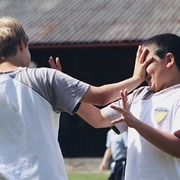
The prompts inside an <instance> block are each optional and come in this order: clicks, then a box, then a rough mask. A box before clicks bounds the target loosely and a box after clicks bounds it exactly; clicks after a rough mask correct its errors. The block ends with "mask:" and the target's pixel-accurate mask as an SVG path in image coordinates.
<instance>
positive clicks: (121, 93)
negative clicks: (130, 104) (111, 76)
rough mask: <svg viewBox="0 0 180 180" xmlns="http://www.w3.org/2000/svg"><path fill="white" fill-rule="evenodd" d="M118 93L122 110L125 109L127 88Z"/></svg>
mask: <svg viewBox="0 0 180 180" xmlns="http://www.w3.org/2000/svg"><path fill="white" fill-rule="evenodd" d="M120 95H121V106H122V108H123V109H124V110H126V109H127V89H125V90H124V91H120Z"/></svg>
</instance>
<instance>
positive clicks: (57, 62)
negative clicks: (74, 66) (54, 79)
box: [48, 56, 62, 71]
mask: <svg viewBox="0 0 180 180" xmlns="http://www.w3.org/2000/svg"><path fill="white" fill-rule="evenodd" d="M48 62H49V65H50V67H51V68H52V69H57V70H59V71H62V66H61V63H60V60H59V57H56V60H55V61H54V59H53V57H52V56H50V57H49V61H48Z"/></svg>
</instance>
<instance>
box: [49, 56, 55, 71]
mask: <svg viewBox="0 0 180 180" xmlns="http://www.w3.org/2000/svg"><path fill="white" fill-rule="evenodd" d="M49 65H50V67H51V68H52V69H56V64H55V62H54V59H53V57H52V56H50V57H49Z"/></svg>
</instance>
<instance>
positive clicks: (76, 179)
mask: <svg viewBox="0 0 180 180" xmlns="http://www.w3.org/2000/svg"><path fill="white" fill-rule="evenodd" d="M68 178H69V180H107V179H108V174H107V173H92V172H90V173H88V172H69V173H68Z"/></svg>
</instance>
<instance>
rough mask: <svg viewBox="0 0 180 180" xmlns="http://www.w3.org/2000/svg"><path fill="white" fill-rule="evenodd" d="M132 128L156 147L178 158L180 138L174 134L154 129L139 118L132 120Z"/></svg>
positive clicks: (179, 155)
mask: <svg viewBox="0 0 180 180" xmlns="http://www.w3.org/2000/svg"><path fill="white" fill-rule="evenodd" d="M133 128H135V129H136V130H137V131H138V132H139V134H140V135H141V136H143V137H144V138H145V139H146V140H147V141H149V142H150V143H152V144H153V145H154V146H156V147H157V148H159V149H161V150H162V151H164V152H166V153H168V154H170V155H172V156H174V157H177V158H180V139H179V138H178V137H177V136H175V135H174V134H169V133H167V132H164V131H161V130H159V129H155V128H153V127H151V126H149V125H147V124H145V123H144V122H141V121H139V120H136V121H134V123H133Z"/></svg>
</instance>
